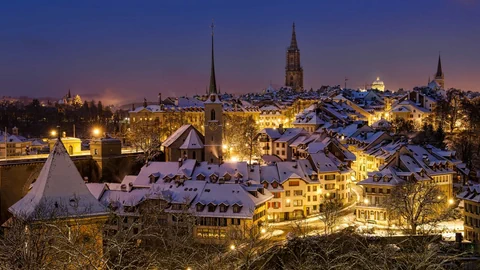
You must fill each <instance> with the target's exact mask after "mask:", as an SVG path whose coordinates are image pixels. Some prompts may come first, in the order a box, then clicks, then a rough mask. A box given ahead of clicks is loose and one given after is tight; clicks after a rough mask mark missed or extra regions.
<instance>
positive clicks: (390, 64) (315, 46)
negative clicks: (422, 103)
mask: <svg viewBox="0 0 480 270" xmlns="http://www.w3.org/2000/svg"><path fill="white" fill-rule="evenodd" d="M46 2H47V1H4V2H3V3H2V7H1V8H0V59H1V60H0V61H1V62H2V64H1V65H0V91H1V92H0V96H3V95H12V96H19V95H28V96H35V97H44V96H53V97H61V96H62V95H63V94H64V93H65V92H67V91H68V89H69V88H71V89H72V93H78V94H81V95H83V96H85V97H94V98H97V99H98V98H102V99H107V100H108V101H107V100H106V101H107V102H112V103H123V102H130V101H141V100H143V97H144V96H145V97H147V99H150V100H155V99H156V96H157V93H158V92H162V94H163V96H164V97H165V96H169V95H170V96H181V95H191V94H195V93H204V92H205V87H206V86H207V85H208V82H209V72H210V50H209V46H210V28H209V26H210V23H211V19H212V18H215V24H216V28H215V40H216V43H215V47H216V69H217V85H219V86H220V88H221V91H222V92H229V93H245V92H253V91H255V92H257V91H260V90H261V89H263V88H265V87H267V86H268V84H269V82H270V81H272V84H273V85H274V86H281V85H282V84H283V83H284V68H285V49H286V47H287V46H288V45H289V42H290V37H291V25H292V22H293V21H295V23H296V26H297V39H298V44H299V47H300V50H301V61H302V65H303V68H304V85H305V87H306V88H310V87H313V88H318V87H320V86H321V85H327V84H329V85H337V84H342V85H343V81H344V78H345V76H347V77H348V78H349V81H348V86H351V87H354V88H357V87H361V86H362V85H363V84H364V83H371V82H372V81H373V80H374V79H375V77H376V76H380V77H381V79H382V80H383V81H385V84H386V86H387V88H388V89H392V90H397V89H398V88H400V87H403V88H406V89H411V88H412V87H413V86H416V85H425V84H426V82H427V79H428V76H429V75H431V76H433V73H434V72H435V71H436V65H437V58H438V53H439V51H441V54H442V64H443V70H444V73H445V84H446V87H447V88H449V87H457V88H461V89H464V90H477V91H478V90H480V87H479V86H478V85H479V74H480V65H479V62H480V53H479V50H480V16H478V15H479V14H480V4H479V1H476V0H470V1H469V0H445V1H441V0H432V1H430V0H421V1H418V0H416V1H368V0H365V1H358V0H349V1H347V0H341V1H340V0H335V1H318V0H315V1H292V0H290V1H177V0H176V1H151V2H147V1H118V0H117V1H98V0H97V1H48V2H49V3H48V4H46Z"/></svg>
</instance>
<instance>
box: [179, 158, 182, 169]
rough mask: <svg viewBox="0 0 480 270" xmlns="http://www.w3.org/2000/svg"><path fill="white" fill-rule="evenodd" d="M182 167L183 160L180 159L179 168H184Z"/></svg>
mask: <svg viewBox="0 0 480 270" xmlns="http://www.w3.org/2000/svg"><path fill="white" fill-rule="evenodd" d="M182 165H183V158H179V159H178V167H179V168H180V167H182Z"/></svg>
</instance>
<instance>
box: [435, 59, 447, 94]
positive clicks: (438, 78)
mask: <svg viewBox="0 0 480 270" xmlns="http://www.w3.org/2000/svg"><path fill="white" fill-rule="evenodd" d="M435 81H436V82H437V83H438V85H439V86H440V89H445V76H444V74H443V71H442V60H441V58H440V55H438V65H437V73H435Z"/></svg>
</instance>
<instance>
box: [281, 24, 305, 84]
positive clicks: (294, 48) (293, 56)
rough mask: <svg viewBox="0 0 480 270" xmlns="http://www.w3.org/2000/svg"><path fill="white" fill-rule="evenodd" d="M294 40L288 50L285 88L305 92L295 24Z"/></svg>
mask: <svg viewBox="0 0 480 270" xmlns="http://www.w3.org/2000/svg"><path fill="white" fill-rule="evenodd" d="M292 28H293V29H292V40H291V42H290V47H288V49H287V66H286V67H285V86H289V87H291V88H292V89H294V90H295V91H301V90H303V68H302V66H301V65H300V50H299V49H298V45H297V36H296V34H295V23H293V26H292Z"/></svg>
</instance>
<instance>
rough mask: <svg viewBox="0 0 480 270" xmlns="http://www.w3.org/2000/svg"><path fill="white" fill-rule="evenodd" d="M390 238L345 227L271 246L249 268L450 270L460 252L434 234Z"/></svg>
mask: <svg viewBox="0 0 480 270" xmlns="http://www.w3.org/2000/svg"><path fill="white" fill-rule="evenodd" d="M392 240H395V241H396V242H395V244H391V243H389V242H391V241H383V240H381V239H375V238H369V237H365V236H362V235H358V234H355V233H352V232H349V231H346V230H345V231H342V232H339V233H334V234H329V235H316V236H308V237H297V238H294V239H292V240H290V241H288V242H286V243H285V244H284V245H277V246H272V247H271V248H270V249H269V250H268V251H267V252H265V253H264V254H262V256H261V258H258V260H256V261H255V263H254V264H253V265H252V267H251V269H265V270H270V269H300V270H303V269H305V270H307V269H308V270H310V269H452V268H451V266H452V264H454V265H460V263H461V261H462V260H461V256H462V255H464V253H463V252H462V251H460V250H457V249H456V248H455V246H454V244H448V243H442V242H440V238H438V237H423V236H422V237H407V238H403V239H400V238H396V239H392ZM452 254H454V255H452ZM449 267H450V268H449Z"/></svg>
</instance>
